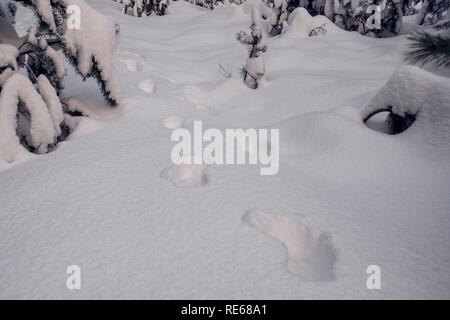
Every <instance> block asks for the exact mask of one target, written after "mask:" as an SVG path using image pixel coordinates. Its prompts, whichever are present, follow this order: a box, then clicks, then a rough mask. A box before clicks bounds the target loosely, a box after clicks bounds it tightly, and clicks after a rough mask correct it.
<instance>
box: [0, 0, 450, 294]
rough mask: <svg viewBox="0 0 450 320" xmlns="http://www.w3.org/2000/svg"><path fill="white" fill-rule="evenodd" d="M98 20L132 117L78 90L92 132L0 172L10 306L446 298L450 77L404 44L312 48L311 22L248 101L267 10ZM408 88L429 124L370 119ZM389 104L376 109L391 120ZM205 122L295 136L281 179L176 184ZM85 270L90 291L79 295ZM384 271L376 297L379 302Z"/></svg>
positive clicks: (346, 40)
mask: <svg viewBox="0 0 450 320" xmlns="http://www.w3.org/2000/svg"><path fill="white" fill-rule="evenodd" d="M89 3H90V4H91V5H92V6H93V7H94V8H96V9H98V10H99V11H100V12H102V13H104V14H106V15H109V16H112V17H113V18H114V20H115V21H116V22H118V23H119V24H120V26H121V37H120V43H119V45H118V48H117V51H116V53H115V58H114V62H115V68H116V71H117V72H118V75H119V80H120V84H121V89H122V97H123V103H122V108H121V109H120V110H119V111H109V110H108V109H106V108H105V107H104V102H103V100H102V97H101V95H100V93H98V91H99V90H98V88H97V86H96V85H95V83H94V82H93V81H88V82H86V83H81V82H80V79H79V78H78V77H76V76H74V75H73V74H72V75H70V76H69V77H67V83H66V90H65V92H64V94H65V95H67V96H74V97H75V98H77V99H78V100H80V101H81V102H83V103H85V104H86V105H87V106H89V110H90V114H91V118H85V119H84V120H82V121H81V122H80V123H79V125H78V127H77V129H76V131H75V132H74V133H73V135H72V136H71V137H70V139H68V140H67V141H66V142H64V143H61V144H60V145H59V147H58V148H57V150H55V151H54V152H51V153H49V154H46V155H40V156H37V155H31V154H28V153H25V152H24V154H23V156H22V160H21V161H19V162H16V163H14V164H13V165H9V164H8V165H7V164H5V163H0V169H2V171H1V172H0V298H67V299H80V298H162V299H185V298H196V299H197V298H214V299H247V298H252V299H285V298H289V299H303V298H327V299H328V298H337V299H342V298H362V299H373V298H441V299H442V298H446V299H449V298H450V197H449V193H450V161H449V160H450V133H449V132H450V129H449V128H450V120H449V119H450V116H449V111H448V109H449V107H450V99H449V96H448V92H450V90H449V88H450V80H449V79H448V77H449V76H450V73H449V72H448V71H444V70H430V71H432V72H433V73H436V74H438V75H432V74H431V73H426V72H424V71H421V70H420V69H418V68H415V67H410V68H406V69H400V70H397V69H398V68H399V67H400V66H401V65H402V64H403V56H402V54H403V52H404V50H405V44H406V39H405V36H399V37H395V38H388V39H372V38H367V37H364V36H361V35H359V34H357V33H354V32H353V33H351V32H346V31H343V30H340V29H338V28H337V27H335V26H334V25H333V24H332V23H331V22H328V24H327V30H328V32H327V34H326V35H325V36H316V37H311V38H308V37H306V36H305V32H307V31H308V30H306V31H305V26H304V25H302V24H301V23H299V22H298V21H297V22H294V23H291V29H289V30H287V32H286V33H284V34H282V35H280V36H277V37H274V38H270V37H267V36H266V37H264V39H263V43H265V44H267V46H268V52H267V53H266V54H265V55H264V57H265V63H266V75H265V80H266V81H265V83H264V85H263V87H262V88H259V89H257V90H251V89H249V88H247V87H246V86H245V85H244V84H243V83H242V81H241V80H240V79H239V72H238V68H239V67H240V66H241V65H242V64H244V63H245V61H246V54H247V53H246V49H245V47H244V46H242V45H241V44H240V43H238V42H237V41H236V39H235V37H234V36H235V33H236V32H238V31H240V30H245V31H247V30H248V26H249V23H250V11H251V10H250V8H251V4H254V3H256V2H255V1H248V2H247V4H245V5H243V6H242V7H230V6H228V7H223V8H218V9H215V10H214V11H210V10H205V9H202V8H200V7H196V6H193V5H191V4H188V3H186V2H184V1H177V2H175V3H173V4H172V5H171V6H170V11H171V14H170V15H169V16H163V17H156V16H152V17H147V18H134V17H132V16H126V15H123V14H122V13H121V6H120V5H119V4H117V3H115V2H112V1H109V0H92V1H89ZM27 17H29V15H28V16H27ZM315 19H318V22H317V23H319V25H320V24H322V23H323V21H325V18H315ZM25 22H26V21H25V20H23V21H18V26H19V28H20V27H21V25H22V24H24V23H25ZM219 63H220V64H221V65H222V66H224V67H225V68H228V69H229V70H231V71H232V78H231V79H226V78H224V76H223V75H222V74H221V73H220V72H219V71H218V64H219ZM396 70H397V71H398V72H397V74H396V76H395V77H394V79H399V83H400V85H399V88H400V89H402V88H403V89H402V90H403V91H402V92H403V94H406V96H407V97H409V96H410V97H411V99H408V100H407V101H408V102H410V103H411V105H405V106H403V107H404V108H406V109H407V108H416V109H420V108H422V109H423V110H424V111H423V112H422V113H421V114H423V115H424V116H423V117H418V119H417V121H416V122H415V123H414V124H413V125H412V126H411V128H409V129H408V130H407V131H406V132H404V133H403V134H400V135H387V134H384V133H381V132H378V131H374V130H372V129H370V128H368V127H367V126H365V125H364V124H363V123H362V120H361V111H362V110H364V108H365V107H366V106H367V105H369V103H370V101H371V100H372V99H373V98H374V97H375V95H376V94H377V92H379V91H380V89H381V88H382V87H383V86H384V85H385V84H386V82H387V81H388V79H389V78H390V77H391V75H392V74H393V73H394V71H396ZM422 84H423V85H422ZM392 87H394V88H395V85H394V86H390V87H388V88H385V89H383V91H381V93H380V94H378V95H377V97H376V99H375V100H374V101H376V102H377V103H383V101H385V102H386V103H392V102H393V101H394V102H395V99H396V94H395V92H392V91H391V90H390V89H389V88H392ZM409 89H411V90H410V91H409ZM422 89H423V90H422ZM405 91H407V92H408V93H405ZM416 94H418V95H416ZM427 94H428V96H427ZM414 97H420V98H423V99H425V100H426V101H433V102H434V103H435V104H438V105H439V108H434V109H433V108H432V107H430V103H431V102H430V103H428V104H427V103H423V100H420V101H419V102H417V100H415V99H414ZM397 98H398V97H397ZM384 99H385V100H384ZM429 99H433V100H429ZM397 102H398V101H397ZM369 108H370V105H369ZM194 120H202V121H203V125H204V127H205V128H219V129H221V130H225V129H226V128H241V127H242V128H277V129H279V130H280V170H279V172H278V174H277V175H274V176H262V175H260V174H259V167H258V166H250V165H234V166H233V165H215V166H214V165H213V166H208V167H205V166H184V167H183V166H182V167H174V165H173V164H172V162H171V159H170V154H171V148H172V147H173V146H174V143H173V142H171V141H170V135H171V133H172V130H173V129H174V128H178V127H180V126H183V127H186V128H188V129H191V128H192V126H193V122H194ZM69 265H78V266H80V267H81V272H82V289H81V290H73V291H70V290H68V289H67V287H66V278H67V276H68V275H67V274H66V268H67V266H69ZM369 265H378V266H379V267H380V268H381V289H380V290H368V289H367V286H366V280H367V277H368V276H369V275H368V274H366V269H367V267H368V266H369Z"/></svg>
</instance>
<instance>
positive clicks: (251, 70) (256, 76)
mask: <svg viewBox="0 0 450 320" xmlns="http://www.w3.org/2000/svg"><path fill="white" fill-rule="evenodd" d="M260 19H261V17H260V13H259V11H258V9H257V8H254V9H253V11H252V23H251V25H250V30H251V32H250V34H248V33H247V32H244V31H240V32H238V33H237V34H236V39H237V40H238V41H239V42H240V43H242V44H245V45H246V46H247V48H248V54H249V56H248V59H247V64H246V65H245V66H242V69H241V73H242V77H243V79H244V82H245V83H246V84H247V85H248V86H249V87H250V88H253V89H256V88H258V86H259V84H260V81H261V79H262V78H263V76H264V72H265V67H264V58H263V53H264V52H266V51H267V46H266V45H261V39H262V28H261V20H260Z"/></svg>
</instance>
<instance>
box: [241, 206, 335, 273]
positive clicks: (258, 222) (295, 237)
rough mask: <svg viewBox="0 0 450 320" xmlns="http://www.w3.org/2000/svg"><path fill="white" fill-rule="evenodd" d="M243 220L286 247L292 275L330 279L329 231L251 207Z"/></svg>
mask: <svg viewBox="0 0 450 320" xmlns="http://www.w3.org/2000/svg"><path fill="white" fill-rule="evenodd" d="M243 221H244V222H245V223H247V224H248V225H249V226H251V227H253V228H255V229H258V230H260V231H262V232H264V233H266V234H268V235H270V236H272V237H275V238H277V239H278V240H280V241H281V242H282V243H283V244H284V245H285V246H286V248H287V250H288V256H289V257H288V262H287V268H288V270H289V271H290V272H292V273H293V274H295V275H297V276H299V277H301V278H305V279H308V280H311V281H331V280H334V271H333V269H334V263H335V262H336V253H335V250H334V248H333V245H332V241H331V235H330V234H329V233H326V232H322V231H319V230H315V229H312V228H310V227H308V226H303V225H301V224H299V223H297V222H296V221H295V220H293V219H290V218H288V217H282V216H276V215H272V214H268V213H266V212H263V211H261V210H259V209H255V208H253V209H249V210H247V212H245V214H244V216H243Z"/></svg>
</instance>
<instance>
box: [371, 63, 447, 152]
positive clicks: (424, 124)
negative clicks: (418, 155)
mask: <svg viewBox="0 0 450 320" xmlns="http://www.w3.org/2000/svg"><path fill="white" fill-rule="evenodd" d="M449 101H450V81H449V80H448V79H446V78H441V77H439V76H436V75H434V74H431V73H429V72H427V71H424V70H422V69H420V68H418V67H414V66H402V67H400V68H398V69H397V70H396V71H395V72H394V74H393V75H392V76H391V78H390V79H389V80H388V82H387V83H386V84H385V85H384V87H383V88H382V89H381V90H380V91H379V92H378V93H377V95H376V96H375V97H374V98H373V99H372V101H371V102H370V103H369V104H368V105H367V106H366V107H365V108H364V109H363V110H362V118H363V119H366V118H368V117H370V115H372V114H374V113H376V112H377V110H382V109H384V110H390V111H391V112H392V113H394V114H396V115H399V116H405V115H406V114H409V115H413V116H414V117H415V118H416V121H415V122H414V123H413V124H412V125H411V127H410V128H408V129H407V130H406V131H405V132H404V135H405V138H407V139H413V140H419V141H420V142H421V144H423V143H425V145H428V146H429V145H434V146H438V147H439V148H445V150H447V151H450V104H449V103H448V102H449Z"/></svg>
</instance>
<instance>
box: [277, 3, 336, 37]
mask: <svg viewBox="0 0 450 320" xmlns="http://www.w3.org/2000/svg"><path fill="white" fill-rule="evenodd" d="M323 24H326V25H325V26H324V27H325V29H326V30H327V33H328V31H329V29H330V30H331V31H335V29H336V28H337V27H336V26H335V25H334V24H333V23H332V22H331V21H330V20H328V18H326V17H324V16H315V17H311V15H310V14H309V13H308V11H306V9H305V8H302V7H300V8H297V9H295V10H294V11H292V13H291V14H290V15H289V18H288V28H287V30H286V32H285V36H286V37H294V38H295V37H309V35H310V34H311V31H312V30H314V29H315V28H317V27H320V26H321V25H323Z"/></svg>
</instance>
